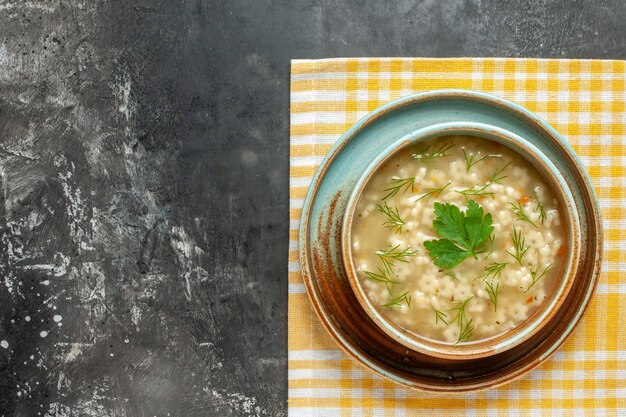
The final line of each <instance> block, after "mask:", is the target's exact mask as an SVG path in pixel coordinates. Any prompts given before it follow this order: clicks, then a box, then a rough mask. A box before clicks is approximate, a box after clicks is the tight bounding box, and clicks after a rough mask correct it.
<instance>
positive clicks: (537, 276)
mask: <svg viewBox="0 0 626 417" xmlns="http://www.w3.org/2000/svg"><path fill="white" fill-rule="evenodd" d="M552 269H553V268H552V267H551V266H550V264H548V266H546V267H545V269H544V270H543V271H542V272H541V273H540V274H539V267H537V268H535V269H534V270H533V269H532V268H531V269H530V277H531V278H532V280H533V282H532V283H531V284H530V285H529V286H528V288H526V289H525V290H524V292H528V290H530V289H531V288H532V287H533V286H534V285H535V284H536V283H537V281H539V280H540V279H541V278H543V277H544V276H545V275H546V274H547V273H548V272H549V271H551V270H552Z"/></svg>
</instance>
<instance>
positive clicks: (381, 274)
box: [363, 268, 398, 294]
mask: <svg viewBox="0 0 626 417" xmlns="http://www.w3.org/2000/svg"><path fill="white" fill-rule="evenodd" d="M363 273H364V274H365V276H366V277H367V279H371V280H372V281H376V282H382V283H383V284H385V286H386V287H387V291H389V293H390V294H391V286H392V285H393V284H397V283H398V281H394V280H392V279H391V277H390V276H389V273H390V272H389V271H387V270H384V269H380V268H378V272H372V271H363Z"/></svg>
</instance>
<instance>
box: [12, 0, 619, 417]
mask: <svg viewBox="0 0 626 417" xmlns="http://www.w3.org/2000/svg"><path fill="white" fill-rule="evenodd" d="M625 19H626V3H625V2H624V1H623V0H611V1H608V0H605V1H599V0H596V1H573V0H561V1H554V2H552V1H550V2H548V1H528V0H519V1H512V0H508V1H498V0H493V1H487V0H483V1H481V0H473V1H469V0H468V1H445V2H442V1H439V0H431V1H397V2H386V1H353V2H346V1H331V0H324V1H321V2H314V1H287V0H285V1H263V0H248V1H230V2H227V1H205V2H202V1H186V2H175V1H173V0H158V1H150V2H149V1H114V0H104V1H103V0H100V1H95V0H89V1H87V0H84V1H83V0H68V1H65V2H59V1H37V0H33V1H28V2H22V1H10V0H9V1H6V0H0V39H1V40H2V41H1V42H2V43H1V44H0V177H1V183H2V190H3V193H2V198H3V204H0V213H1V217H2V221H1V225H0V227H1V229H2V230H1V231H0V236H1V242H2V243H1V245H2V251H1V252H0V281H1V282H0V284H2V285H0V341H2V342H0V344H1V345H2V346H3V347H4V346H7V344H8V347H6V348H2V347H0V416H7V417H8V416H29V417H30V416H36V415H47V416H64V417H67V416H90V417H95V416H133V417H134V416H187V417H192V416H231V415H233V416H235V415H241V416H285V415H286V395H287V363H286V357H287V336H286V335H287V324H286V322H287V271H286V264H287V240H288V153H289V148H288V143H289V140H288V123H289V122H288V120H289V119H288V109H289V103H288V101H289V60H290V58H316V57H333V56H359V55H362V56H481V55H482V56H497V55H501V56H541V57H585V58H622V59H623V58H625V57H626V49H625V47H624V41H625V40H626V25H624V21H625ZM55 316H57V317H56V319H57V320H59V317H61V320H60V321H59V322H58V323H57V322H56V321H55ZM27 317H28V318H29V319H30V321H28V320H27ZM60 325H62V326H60ZM44 331H45V332H47V335H46V337H42V335H45V333H41V332H44Z"/></svg>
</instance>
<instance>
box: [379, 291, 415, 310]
mask: <svg viewBox="0 0 626 417" xmlns="http://www.w3.org/2000/svg"><path fill="white" fill-rule="evenodd" d="M408 294H409V291H406V292H404V293H402V294H401V295H399V296H397V297H395V298H393V299H391V300H390V301H389V302H388V303H387V304H383V306H384V307H389V308H400V307H402V303H405V304H406V306H407V307H408V308H411V296H410V295H408Z"/></svg>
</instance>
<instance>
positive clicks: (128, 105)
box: [115, 65, 135, 121]
mask: <svg viewBox="0 0 626 417" xmlns="http://www.w3.org/2000/svg"><path fill="white" fill-rule="evenodd" d="M115 87H116V90H117V91H116V98H117V100H118V102H119V107H118V110H119V112H120V113H122V114H123V115H124V117H125V118H126V121H129V120H130V118H131V117H132V116H133V113H134V112H135V103H134V102H133V101H132V100H131V88H132V80H131V78H130V72H129V71H128V67H127V66H125V65H124V66H123V68H122V74H121V75H120V76H119V77H118V80H117V83H116V85H115Z"/></svg>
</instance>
